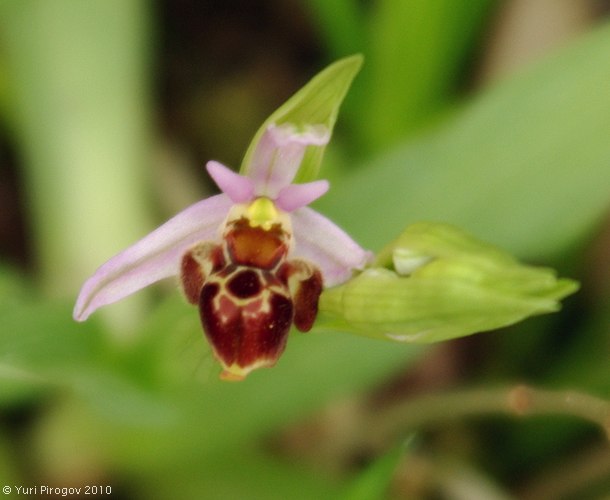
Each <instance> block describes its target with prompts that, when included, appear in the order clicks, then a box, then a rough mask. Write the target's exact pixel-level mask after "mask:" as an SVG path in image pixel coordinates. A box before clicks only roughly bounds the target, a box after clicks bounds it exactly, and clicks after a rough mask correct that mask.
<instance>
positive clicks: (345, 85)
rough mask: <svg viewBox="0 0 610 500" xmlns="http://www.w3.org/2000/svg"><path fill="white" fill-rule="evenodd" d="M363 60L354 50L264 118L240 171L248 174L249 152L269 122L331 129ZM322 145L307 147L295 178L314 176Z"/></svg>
mask: <svg viewBox="0 0 610 500" xmlns="http://www.w3.org/2000/svg"><path fill="white" fill-rule="evenodd" d="M362 60H363V58H362V56H361V55H359V54H357V55H353V56H350V57H346V58H344V59H340V60H339V61H337V62H335V63H333V64H331V65H330V66H328V67H327V68H326V69H324V70H323V71H321V72H320V73H318V74H317V75H316V76H314V77H313V78H312V79H311V80H310V81H309V82H308V83H307V84H306V85H305V86H304V87H303V88H301V89H300V90H299V91H298V92H297V93H296V94H294V95H293V96H292V97H291V98H290V99H288V101H286V102H285V103H284V104H283V105H282V106H281V107H279V108H278V109H277V110H276V111H275V112H274V113H273V114H272V115H271V116H270V117H269V118H267V120H265V122H264V123H263V124H262V125H261V127H260V128H259V129H258V131H257V132H256V134H255V135H254V138H253V139H252V142H251V143H250V146H248V150H247V151H246V154H245V156H244V159H243V161H242V164H241V169H240V171H239V173H240V174H242V175H248V169H249V167H250V163H251V159H252V154H253V153H254V150H255V149H256V146H257V145H258V143H259V141H260V140H261V137H262V136H263V134H264V132H265V131H266V130H267V127H268V126H269V125H271V124H275V125H282V124H287V123H288V124H291V125H295V126H296V127H303V128H304V127H307V126H312V125H323V126H325V127H326V128H327V129H328V130H329V132H331V133H332V130H333V127H334V126H335V122H336V121H337V114H338V113H339V107H340V106H341V102H343V98H344V97H345V94H346V93H347V91H348V89H349V87H350V85H351V83H352V80H353V79H354V77H355V76H356V74H357V73H358V71H359V70H360V66H362ZM325 148H326V145H322V146H309V147H308V148H307V151H306V152H305V157H304V158H303V161H302V162H301V166H300V168H299V171H298V173H297V176H296V178H295V182H298V183H301V182H309V181H311V180H314V179H315V178H316V177H317V173H318V169H319V168H320V163H321V162H322V156H323V155H324V149H325Z"/></svg>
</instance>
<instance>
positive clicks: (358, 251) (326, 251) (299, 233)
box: [291, 207, 373, 287]
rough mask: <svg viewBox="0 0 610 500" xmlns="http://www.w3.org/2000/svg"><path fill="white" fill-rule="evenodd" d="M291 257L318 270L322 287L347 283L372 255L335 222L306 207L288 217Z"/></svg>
mask: <svg viewBox="0 0 610 500" xmlns="http://www.w3.org/2000/svg"><path fill="white" fill-rule="evenodd" d="M291 219H292V228H293V233H294V241H295V249H294V255H295V256H296V257H302V258H304V259H306V260H308V261H310V262H312V263H313V264H315V265H316V266H318V267H319V268H320V270H321V271H322V276H323V277H324V286H325V287H329V286H334V285H338V284H340V283H343V282H344V281H347V280H348V279H349V278H350V277H351V275H352V270H354V269H363V268H364V266H365V265H366V264H367V263H368V262H369V261H370V260H371V259H372V257H373V254H372V253H371V252H368V251H366V250H364V249H363V248H361V247H360V245H358V243H356V242H355V241H354V240H352V239H351V237H350V236H349V235H348V234H347V233H346V232H345V231H343V229H341V228H340V227H339V226H337V225H336V224H335V223H334V222H332V221H330V220H329V219H327V218H326V217H324V216H323V215H321V214H319V213H318V212H316V211H315V210H312V209H311V208H308V207H303V208H300V209H298V210H296V211H295V212H293V213H292V214H291Z"/></svg>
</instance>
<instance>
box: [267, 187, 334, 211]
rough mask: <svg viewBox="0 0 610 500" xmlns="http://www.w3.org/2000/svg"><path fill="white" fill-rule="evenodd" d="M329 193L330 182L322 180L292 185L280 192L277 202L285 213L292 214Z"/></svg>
mask: <svg viewBox="0 0 610 500" xmlns="http://www.w3.org/2000/svg"><path fill="white" fill-rule="evenodd" d="M326 191H328V181H325V180H320V181H314V182H308V183H307V184H290V185H289V186H286V187H285V188H284V189H282V190H281V191H280V194H279V196H278V197H277V199H276V200H275V202H276V204H277V206H278V207H280V208H281V209H282V210H284V211H285V212H292V211H294V210H297V209H299V208H301V207H304V206H307V205H309V204H310V203H311V202H312V201H314V200H317V199H318V198H319V197H320V196H322V195H323V194H324V193H326Z"/></svg>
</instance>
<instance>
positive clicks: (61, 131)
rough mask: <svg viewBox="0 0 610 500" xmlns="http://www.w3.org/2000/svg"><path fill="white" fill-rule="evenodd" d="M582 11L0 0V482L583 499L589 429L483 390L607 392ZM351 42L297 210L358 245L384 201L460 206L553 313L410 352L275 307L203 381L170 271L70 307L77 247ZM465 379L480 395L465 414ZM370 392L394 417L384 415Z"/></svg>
mask: <svg viewBox="0 0 610 500" xmlns="http://www.w3.org/2000/svg"><path fill="white" fill-rule="evenodd" d="M609 10H610V2H608V1H601V0H597V1H593V0H566V1H563V0H561V1H560V0H535V1H526V0H504V1H500V0H471V1H468V2H455V1H452V0H369V1H364V0H309V1H308V0H289V1H286V0H265V1H263V0H225V1H211V0H209V1H208V0H200V1H198V0H175V1H173V0H164V1H161V0H159V1H156V2H146V1H144V0H0V482H1V483H2V484H0V486H4V485H10V486H11V487H14V486H17V485H22V486H37V485H38V486H39V487H40V485H43V484H44V485H50V486H57V487H84V486H86V485H101V486H104V487H105V486H110V487H111V497H112V498H117V499H132V498H133V499H140V498H142V499H144V498H146V499H157V498H158V499H169V498H180V499H190V498H193V499H195V498H197V499H202V498H203V499H242V498H243V499H275V498H278V499H280V498H281V499H284V498H293V499H297V498H303V499H311V498H350V499H378V498H451V499H461V498H467V499H476V498H482V499H495V498H498V499H500V498H514V497H517V498H535V499H541V498H549V499H556V498H579V499H582V498H601V497H605V496H608V495H610V449H609V448H608V443H607V438H606V437H605V436H604V434H603V432H602V431H601V430H599V429H598V428H597V427H595V426H594V425H592V424H591V423H586V422H583V421H581V420H577V419H574V418H573V417H569V416H565V415H556V414H553V415H550V414H549V415H546V413H547V412H546V410H553V408H551V407H549V408H547V407H544V408H542V410H544V411H542V412H541V413H545V415H539V416H536V417H532V418H528V419H518V418H515V417H516V416H515V415H511V414H510V413H511V411H510V410H507V409H506V408H504V407H502V405H496V406H494V404H493V401H492V399H489V401H487V400H486V399H485V398H486V397H487V396H485V395H486V394H487V395H489V394H492V395H493V394H495V393H494V390H495V389H494V388H498V389H497V390H498V391H500V392H499V393H501V391H503V390H504V389H503V388H504V387H507V386H508V387H511V386H512V384H516V383H518V382H525V383H528V384H532V385H535V386H539V387H543V388H546V389H553V390H555V389H556V390H563V389H572V390H576V391H579V392H582V393H588V394H592V395H596V396H598V397H601V398H604V399H610V362H609V361H610V307H609V306H610V300H609V296H610V295H609V293H608V292H609V288H610V286H609V283H610V265H609V259H608V256H609V255H610V223H609V219H608V209H609V208H610V189H609V188H610V139H609V138H610V85H609V82H610V25H609V24H608V11H609ZM356 52H361V53H363V54H364V56H365V66H364V67H363V70H362V71H361V73H360V75H359V76H358V77H357V79H356V82H355V84H354V86H353V88H352V90H351V91H350V93H349V94H348V97H347V99H346V102H345V103H344V106H343V108H342V112H341V114H340V117H339V121H338V124H337V129H336V133H335V137H334V138H333V142H332V144H331V146H330V147H329V148H328V151H327V154H326V158H325V162H324V165H323V169H322V176H323V177H326V178H329V179H330V180H331V183H332V186H331V191H330V192H329V194H328V195H327V196H325V197H324V198H323V199H321V200H320V202H319V203H317V205H316V207H317V208H318V209H319V210H320V211H322V212H323V213H325V214H326V215H328V216H329V217H331V218H333V220H335V221H336V222H338V223H340V225H342V226H343V227H344V228H345V229H346V230H348V231H349V232H350V233H351V234H352V235H353V236H354V237H355V238H356V239H357V240H358V241H359V242H360V243H362V244H363V245H364V246H367V247H368V248H370V249H372V250H374V251H377V250H379V249H381V248H382V247H383V246H384V245H385V244H386V243H388V242H389V241H390V240H391V239H392V238H394V237H395V236H397V235H398V234H399V233H400V232H401V231H402V230H403V229H404V228H405V227H406V226H407V225H408V224H410V223H412V222H416V221H420V220H438V221H442V222H449V223H453V224H456V225H459V226H460V227H462V228H464V229H466V230H468V231H470V232H472V233H473V234H475V235H476V236H477V237H479V238H481V239H484V240H486V241H489V242H491V243H493V244H496V245H498V246H500V247H502V248H504V249H506V250H508V251H510V252H512V253H514V254H515V255H517V256H518V257H519V258H520V259H522V260H524V261H526V262H528V263H532V264H544V265H549V266H553V267H555V268H557V269H558V271H559V273H560V274H561V275H564V276H570V277H572V278H575V279H578V280H580V281H581V283H582V289H581V291H580V292H579V293H578V294H576V295H575V296H573V297H571V298H570V299H569V300H567V301H566V303H565V307H564V309H563V311H561V312H560V313H558V314H555V315H550V316H544V317H539V318H535V319H530V320H528V321H525V322H523V323H522V324H520V325H517V326H513V327H510V328H505V329H502V330H500V331H497V332H492V333H486V334H482V335H475V336H472V337H468V338H464V339H459V340H455V341H451V342H445V343H441V344H437V345H434V346H428V347H425V348H424V347H422V346H414V345H405V344H393V343H389V342H383V341H375V340H371V339H366V338H363V337H356V336H351V335H347V334H345V333H340V332H337V333H328V332H326V333H323V332H319V331H318V332H316V331H315V329H314V331H312V333H311V334H307V335H301V334H298V333H293V334H292V335H291V338H290V341H289V345H288V348H287V351H286V353H285V355H284V356H283V357H282V358H281V360H280V362H279V363H278V365H277V366H276V367H275V368H273V369H272V370H262V371H259V372H256V373H254V374H252V375H251V376H250V377H249V378H248V379H247V380H245V381H244V382H242V383H239V384H229V383H225V382H220V381H218V380H217V373H218V367H217V365H216V364H215V362H214V360H213V358H212V356H211V354H210V351H209V348H208V346H207V345H206V343H205V341H204V339H203V336H202V333H201V330H200V326H199V321H198V317H197V316H198V315H197V311H196V310H195V309H193V308H191V307H190V306H188V305H187V304H186V303H185V302H184V301H183V300H182V298H181V296H180V294H179V293H177V284H176V283H163V284H160V285H157V286H155V287H153V288H152V289H151V290H147V291H144V292H141V293H139V294H137V295H136V296H134V297H132V298H129V299H127V300H126V301H124V303H122V304H117V305H113V306H110V307H108V308H106V310H104V311H100V312H99V313H96V314H95V315H94V317H93V318H91V319H90V320H89V321H88V322H86V323H83V324H77V323H75V322H74V321H73V320H72V318H71V309H72V306H73V302H74V299H75V297H76V294H77V293H78V289H79V287H80V285H81V284H82V282H83V281H84V280H85V279H86V278H87V277H88V276H89V275H90V274H91V273H92V272H93V271H94V270H95V268H96V267H97V266H98V265H100V264H101V263H102V262H103V261H105V260H106V259H107V258H109V257H110V256H112V255H113V254H114V253H116V252H117V251H119V250H121V249H123V248H124V247H125V246H127V245H129V244H130V243H132V242H134V241H135V240H136V239H138V238H140V237H141V236H143V235H144V234H146V233H147V232H148V231H149V230H150V229H152V228H153V227H155V226H156V225H158V224H159V223H161V222H162V221H164V220H166V219H167V218H168V217H169V216H171V215H173V214H174V213H176V212H177V211H179V210H180V209H182V208H184V207H186V206H187V205H189V204H190V203H192V202H194V201H195V200H198V199H201V198H203V197H205V196H207V195H209V194H210V193H212V192H213V185H212V184H211V183H210V181H209V180H208V179H207V177H206V175H205V173H204V170H203V165H204V164H205V161H207V160H208V159H217V160H220V161H223V162H225V163H226V164H229V165H233V166H234V167H237V166H238V165H239V163H240V160H241V157H242V155H243V153H244V151H245V149H246V147H247V145H248V143H249V141H250V139H251V137H252V135H253V134H254V132H255V131H256V130H257V128H258V126H259V125H260V124H261V123H262V122H263V120H264V119H265V118H266V117H267V116H268V115H269V114H270V113H271V112H272V111H273V110H274V109H275V108H276V107H278V106H279V105H281V104H282V102H283V101H284V100H285V99H286V98H288V97H289V96H290V95H291V94H292V93H293V92H295V91H296V90H297V89H298V88H299V87H300V86H301V85H303V84H304V83H305V82H306V81H307V80H308V79H309V78H310V77H311V76H313V75H314V74H315V73H316V72H318V71H319V70H320V69H322V68H323V67H324V66H326V65H327V64H328V63H330V62H332V61H333V60H335V59H337V58H339V57H342V56H346V55H349V54H352V53H356ZM474 388H484V389H485V391H487V392H482V393H474V394H475V395H480V398H482V399H481V401H478V403H480V404H475V405H473V406H472V408H473V409H472V410H468V408H470V407H468V408H466V397H465V395H467V394H471V393H470V392H468V391H469V390H470V389H473V390H474ZM461 395H462V396H463V397H462V396H461ZM471 395H472V394H471ZM427 396H434V397H438V398H440V399H439V401H440V404H438V405H436V406H434V405H432V406H431V405H430V404H429V400H427V399H426V397H427ZM475 399H476V398H475ZM490 401H491V402H490ZM487 403H489V404H487ZM405 405H406V406H405ZM397 408H398V409H399V410H400V411H403V410H402V409H403V408H404V416H405V421H404V423H401V421H400V418H399V419H398V423H396V422H394V423H393V424H392V423H391V422H392V419H388V418H387V416H388V415H389V414H390V413H391V412H392V411H393V410H396V409H397ZM435 408H436V409H435ZM400 411H399V417H400ZM555 413H561V410H557V411H556V412H555ZM575 413H578V412H575ZM458 415H461V416H462V417H464V418H457V416H458ZM452 416H456V418H451V417H452ZM407 417H408V418H407ZM389 422H390V423H389ZM413 422H415V424H414V423H413ZM409 436H412V437H413V439H410V440H408V441H407V442H406V444H405V439H407V438H408V437H409ZM39 493H40V489H39ZM13 496H15V497H16V496H17V495H16V491H15V490H13ZM7 497H10V495H7ZM82 497H83V498H85V496H82ZM44 498H54V497H53V495H45V496H44ZM57 498H60V496H57Z"/></svg>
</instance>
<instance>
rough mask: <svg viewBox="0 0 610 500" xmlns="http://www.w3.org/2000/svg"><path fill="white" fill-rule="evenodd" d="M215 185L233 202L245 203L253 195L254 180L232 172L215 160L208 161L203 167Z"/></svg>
mask: <svg viewBox="0 0 610 500" xmlns="http://www.w3.org/2000/svg"><path fill="white" fill-rule="evenodd" d="M205 168H206V169H207V171H208V174H210V177H211V178H212V179H214V182H215V183H216V184H217V186H218V187H219V188H220V189H221V190H222V192H223V193H225V194H226V195H227V196H228V197H229V198H231V200H232V201H233V202H234V203H245V202H247V201H250V200H251V199H252V198H253V197H254V182H253V181H252V179H249V178H247V177H243V176H241V175H239V174H238V173H236V172H233V170H231V169H230V168H228V167H225V166H224V165H223V164H222V163H219V162H217V161H209V162H208V163H207V165H206V167H205Z"/></svg>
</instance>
